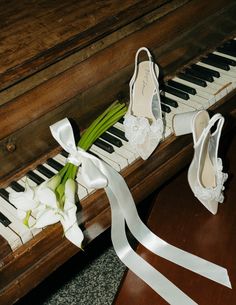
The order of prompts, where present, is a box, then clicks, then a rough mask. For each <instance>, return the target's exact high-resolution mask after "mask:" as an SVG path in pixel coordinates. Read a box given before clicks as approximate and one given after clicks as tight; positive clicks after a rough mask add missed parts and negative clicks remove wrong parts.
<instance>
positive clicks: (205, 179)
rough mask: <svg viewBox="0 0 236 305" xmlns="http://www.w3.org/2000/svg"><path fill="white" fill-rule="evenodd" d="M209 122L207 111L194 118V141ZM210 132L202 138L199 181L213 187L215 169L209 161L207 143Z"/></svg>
mask: <svg viewBox="0 0 236 305" xmlns="http://www.w3.org/2000/svg"><path fill="white" fill-rule="evenodd" d="M208 122H209V116H208V114H207V113H205V112H202V113H201V114H200V115H198V116H197V117H196V119H195V126H194V127H195V134H196V141H197V140H198V139H199V137H200V136H201V134H202V131H203V129H204V128H205V127H207V125H208ZM209 137H210V133H209V134H208V135H207V136H206V138H205V139H204V143H203V147H202V155H201V160H200V182H201V184H202V185H203V187H207V188H210V187H215V186H216V181H215V169H214V166H213V164H212V162H211V159H210V156H209V153H208V143H209Z"/></svg>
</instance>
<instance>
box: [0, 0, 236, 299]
mask: <svg viewBox="0 0 236 305" xmlns="http://www.w3.org/2000/svg"><path fill="white" fill-rule="evenodd" d="M235 16H236V3H235V1H226V2H225V1H223V0H222V1H221V0H218V1H203V0H201V1H200V0H196V1H194V0H193V1H187V0H172V1H167V0H159V1H153V0H146V1H140V0H127V1H96V2H94V1H89V0H87V1H73V0H69V1H66V2H55V1H51V0H49V1H43V0H38V1H34V2H32V3H31V4H29V2H28V1H12V2H11V5H10V4H9V5H7V4H6V3H5V1H0V24H1V34H0V54H1V56H0V188H4V187H7V186H8V185H9V183H10V182H11V181H13V180H18V179H19V178H21V177H22V176H24V175H25V174H26V173H27V172H28V171H29V170H30V169H34V168H36V166H37V165H38V164H41V163H43V162H45V160H47V159H48V158H49V157H51V156H54V155H55V154H56V153H58V152H59V151H60V148H59V147H58V146H57V143H56V142H55V141H54V140H53V138H52V136H51V134H50V131H49V128H48V127H49V125H51V124H52V123H54V122H56V121H58V120H60V119H62V118H64V117H69V118H72V119H73V120H75V121H76V122H77V124H78V126H79V128H80V130H81V131H82V130H83V129H85V128H86V127H87V126H88V125H89V123H90V122H91V121H92V120H93V119H94V118H95V117H96V116H97V115H98V114H99V113H101V111H102V110H103V109H105V107H106V106H107V105H109V104H110V103H111V102H112V101H114V100H115V99H117V98H127V97H128V89H129V86H128V84H129V79H130V77H131V75H132V73H133V63H134V55H135V53H136V51H137V49H138V48H139V47H141V46H146V47H148V48H149V49H150V50H151V52H152V53H153V55H154V56H155V59H156V61H157V62H158V64H159V66H160V68H161V72H162V79H163V80H168V79H170V78H172V77H174V76H175V75H176V74H177V73H178V72H179V71H182V70H183V69H184V68H185V67H186V66H188V65H189V64H190V63H194V62H196V61H198V60H199V58H201V56H204V54H206V53H208V52H210V51H211V50H214V49H215V48H216V47H217V46H219V45H220V44H222V43H223V42H224V41H225V40H227V39H230V38H233V37H235V34H236V20H235ZM234 96H235V90H233V91H231V92H230V93H229V94H228V95H226V96H225V97H223V98H222V99H220V100H219V101H218V102H217V103H215V104H214V105H212V107H211V110H213V111H215V110H216V109H217V111H220V112H221V113H223V114H224V115H225V116H226V119H227V124H226V125H227V128H230V126H231V124H234V121H235V106H234V103H235V102H234ZM227 128H226V130H227ZM191 154H192V145H191V137H190V136H184V137H179V138H178V139H177V138H176V137H175V136H174V135H173V134H172V135H170V136H169V137H168V138H166V139H165V140H164V141H163V142H162V143H161V144H160V145H159V147H158V149H157V150H156V151H155V153H154V154H153V155H152V156H151V157H150V158H149V159H148V161H146V162H144V161H142V160H140V159H138V160H136V161H135V162H134V163H133V164H131V165H130V166H128V167H127V168H126V169H124V170H123V171H122V175H123V176H124V177H125V179H126V181H127V184H128V186H129V187H130V190H131V192H132V194H133V196H134V199H135V201H136V202H137V203H138V202H140V201H142V200H143V199H144V198H145V197H147V196H148V195H149V194H150V193H151V192H153V191H154V190H155V189H156V188H158V187H160V186H161V185H162V184H163V183H164V182H165V181H166V180H167V179H169V178H170V177H172V176H173V175H174V174H175V173H176V172H178V171H179V170H180V169H181V168H183V167H184V166H185V165H186V164H187V163H188V162H189V161H190V159H191ZM81 206H82V209H81V211H79V213H78V219H79V221H80V224H81V225H82V227H83V228H84V230H85V235H86V238H87V241H88V242H89V241H92V240H93V239H94V238H96V237H97V236H98V235H99V234H101V233H102V232H103V231H104V230H106V229H107V228H108V227H109V226H110V208H109V203H108V200H107V198H106V196H105V193H104V191H103V190H98V191H96V192H94V193H93V194H92V195H90V196H88V197H87V198H86V199H84V200H82V202H81ZM0 233H1V232H0ZM77 251H78V249H77V248H76V247H75V246H73V245H72V244H70V243H69V242H68V241H67V240H66V239H65V238H63V234H62V229H61V227H60V225H59V224H58V225H54V226H51V227H48V228H46V229H45V230H43V231H42V232H41V233H39V234H38V235H37V236H36V237H35V238H33V239H32V240H30V241H29V242H27V243H26V244H25V245H22V246H21V247H20V248H18V249H17V250H16V251H12V250H11V249H10V247H9V245H8V244H7V242H6V241H5V240H4V239H3V238H2V237H1V239H0V259H1V262H0V268H1V273H0V289H1V290H0V291H1V294H0V302H1V304H11V303H14V302H15V301H16V300H17V299H19V298H20V297H22V296H23V295H25V294H26V293H27V292H28V291H29V290H30V289H32V288H33V287H35V286H36V285H37V284H38V283H39V282H40V281H42V280H43V279H44V278H45V277H47V276H48V275H49V274H50V273H52V272H53V271H54V270H55V269H56V268H58V267H59V266H60V265H61V264H63V263H64V262H65V261H66V260H68V259H69V258H70V257H71V256H72V255H74V254H75V253H76V252H77Z"/></svg>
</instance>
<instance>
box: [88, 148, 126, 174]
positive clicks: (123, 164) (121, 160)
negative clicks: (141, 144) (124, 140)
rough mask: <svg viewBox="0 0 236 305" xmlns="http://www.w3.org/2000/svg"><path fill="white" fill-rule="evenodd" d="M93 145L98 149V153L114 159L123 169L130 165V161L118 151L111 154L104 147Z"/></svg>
mask: <svg viewBox="0 0 236 305" xmlns="http://www.w3.org/2000/svg"><path fill="white" fill-rule="evenodd" d="M92 147H93V149H94V150H95V151H96V153H97V154H99V156H100V157H101V158H102V157H103V156H104V157H107V158H108V159H110V160H112V161H114V162H115V163H118V164H119V165H120V168H121V169H123V168H125V167H126V166H128V161H127V160H126V159H125V158H124V157H122V156H121V155H118V154H117V153H116V152H113V153H111V154H110V153H108V152H107V151H104V150H103V149H101V148H100V147H97V146H95V145H92ZM90 150H91V149H90Z"/></svg>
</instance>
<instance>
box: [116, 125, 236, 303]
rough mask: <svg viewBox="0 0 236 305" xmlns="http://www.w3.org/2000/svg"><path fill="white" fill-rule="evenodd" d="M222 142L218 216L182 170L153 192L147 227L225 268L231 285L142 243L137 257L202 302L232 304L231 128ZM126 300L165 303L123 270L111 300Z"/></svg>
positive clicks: (235, 243)
mask: <svg viewBox="0 0 236 305" xmlns="http://www.w3.org/2000/svg"><path fill="white" fill-rule="evenodd" d="M221 144H222V145H221V156H222V158H223V162H224V166H225V169H226V170H227V172H228V173H229V178H228V181H227V182H226V190H225V202H224V203H223V204H221V205H220V206H219V211H218V213H217V215H215V216H214V215H211V214H210V213H209V212H208V211H207V210H206V209H205V208H204V207H203V206H202V205H201V204H200V203H199V202H198V200H197V199H196V198H194V196H193V194H192V192H191V190H190V188H189V186H188V183H187V170H185V171H184V172H182V173H181V174H179V175H178V176H177V177H175V178H174V179H173V180H172V181H171V182H170V183H168V184H167V185H166V186H165V187H164V188H163V189H162V190H161V191H159V192H158V193H157V194H156V195H155V197H154V201H153V208H152V210H151V213H150V216H149V218H148V226H149V227H150V228H151V230H152V231H154V232H155V233H156V234H157V235H158V236H160V237H161V238H163V239H164V240H166V241H167V242H169V243H170V244H172V245H174V246H177V247H179V248H181V249H183V250H186V251H188V252H191V253H193V254H196V255H198V256H200V257H202V258H205V259H207V260H209V261H211V262H214V263H216V264H219V265H221V266H224V267H226V268H227V269H228V272H229V276H230V280H231V283H232V286H233V289H232V290H231V289H229V288H226V287H224V286H222V285H219V284H217V283H215V282H213V281H210V280H208V279H206V278H204V277H201V276H199V275H197V274H194V273H193V272H190V271H188V270H185V269H184V268H181V267H179V266H177V265H175V264H173V263H171V262H168V261H166V260H165V259H162V258H160V257H158V256H155V255H152V254H151V253H150V252H148V251H147V250H146V249H145V248H144V247H142V246H141V245H139V246H138V248H137V252H138V253H139V254H140V255H141V256H142V257H144V258H145V259H146V260H147V261H148V262H150V263H151V264H152V265H153V266H154V267H155V268H156V269H158V270H159V271H160V272H161V273H162V274H163V275H165V276H166V277H167V278H168V279H169V280H171V281H172V282H173V283H174V284H176V285H177V286H178V287H179V288H180V289H181V290H183V291H184V292H185V293H186V294H187V295H189V296H190V297H191V298H192V299H193V300H194V301H195V302H197V303H198V304H201V305H234V304H236V136H235V131H234V132H232V133H231V134H229V135H227V138H224V139H223V140H222V143H221ZM125 304H132V305H149V304H151V305H162V304H163V305H164V304H167V303H166V302H165V301H164V300H163V299H162V298H161V297H160V296H159V295H158V294H156V293H155V292H154V291H153V290H152V289H151V288H150V287H149V286H147V285H146V284H145V283H144V282H143V281H142V280H140V279H139V278H138V277H137V276H135V275H134V274H133V273H132V272H131V271H128V272H127V273H126V275H125V276H124V279H123V282H122V284H121V286H120V290H119V292H118V294H117V297H116V299H115V301H114V305H125ZM180 305H181V304H180Z"/></svg>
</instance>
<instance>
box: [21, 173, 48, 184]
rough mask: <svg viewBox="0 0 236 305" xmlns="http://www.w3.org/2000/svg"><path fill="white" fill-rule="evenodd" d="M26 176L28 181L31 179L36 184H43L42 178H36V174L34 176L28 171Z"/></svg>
mask: <svg viewBox="0 0 236 305" xmlns="http://www.w3.org/2000/svg"><path fill="white" fill-rule="evenodd" d="M26 176H27V177H28V178H29V179H31V180H32V181H34V182H35V183H36V184H38V185H39V184H41V183H43V182H44V181H45V180H44V179H43V178H42V177H40V176H38V175H37V174H35V173H34V172H32V171H29V172H28V173H27V174H26Z"/></svg>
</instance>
